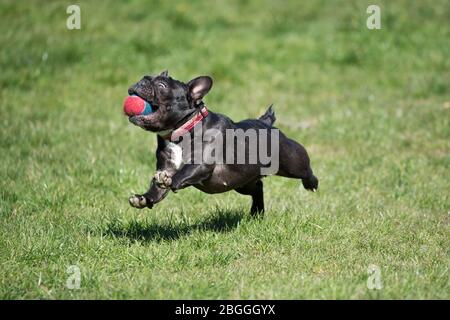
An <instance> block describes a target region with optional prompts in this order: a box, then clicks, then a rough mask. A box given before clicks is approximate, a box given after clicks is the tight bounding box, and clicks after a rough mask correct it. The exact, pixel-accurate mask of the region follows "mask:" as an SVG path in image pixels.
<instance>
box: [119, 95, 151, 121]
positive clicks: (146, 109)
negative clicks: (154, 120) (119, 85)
mask: <svg viewBox="0 0 450 320" xmlns="http://www.w3.org/2000/svg"><path fill="white" fill-rule="evenodd" d="M123 112H125V114H126V115H127V116H129V117H132V116H146V115H149V114H150V113H152V112H153V110H152V105H151V104H150V103H148V102H147V101H145V100H144V99H142V98H141V97H139V96H136V95H131V96H128V97H126V98H125V101H124V102H123Z"/></svg>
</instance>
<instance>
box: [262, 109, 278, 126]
mask: <svg viewBox="0 0 450 320" xmlns="http://www.w3.org/2000/svg"><path fill="white" fill-rule="evenodd" d="M276 119H277V118H275V111H273V104H271V105H270V106H269V109H267V111H266V112H265V113H264V114H263V115H262V116H261V117H259V120H261V121H262V122H264V123H265V124H267V125H269V126H272V125H273V124H274V123H275V120H276Z"/></svg>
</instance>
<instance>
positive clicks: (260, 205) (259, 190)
mask: <svg viewBox="0 0 450 320" xmlns="http://www.w3.org/2000/svg"><path fill="white" fill-rule="evenodd" d="M234 190H236V191H237V192H238V193H240V194H245V195H249V196H252V208H251V209H250V214H251V215H252V216H256V215H261V216H262V215H263V214H264V192H263V182H262V181H261V180H255V181H253V182H251V183H249V184H247V185H245V186H243V187H241V188H236V189H234Z"/></svg>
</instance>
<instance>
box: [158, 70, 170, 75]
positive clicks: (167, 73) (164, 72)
mask: <svg viewBox="0 0 450 320" xmlns="http://www.w3.org/2000/svg"><path fill="white" fill-rule="evenodd" d="M160 76H161V77H168V76H169V71H168V70H165V71H163V72H161V74H160Z"/></svg>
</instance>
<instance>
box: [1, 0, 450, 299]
mask: <svg viewBox="0 0 450 320" xmlns="http://www.w3.org/2000/svg"><path fill="white" fill-rule="evenodd" d="M375 2H376V3H378V4H380V6H381V13H382V29H381V30H375V31H371V30H368V29H367V28H366V18H367V16H368V15H367V14H366V8H367V6H368V5H369V4H373V3H374V2H373V1H366V0H363V1H357V0H355V1H343V0H342V1H303V2H300V1H296V0H292V1H289V2H288V1H286V2H283V3H281V2H278V1H273V2H270V1H256V0H254V1H250V0H249V1H238V0H234V1H204V2H197V1H183V2H179V3H177V4H174V3H169V1H153V2H151V3H148V2H147V1H128V2H122V1H120V2H116V1H78V2H77V3H78V4H80V6H81V19H82V21H81V22H82V29H81V30H79V31H68V30H67V29H66V18H67V14H66V7H67V6H68V5H69V4H71V2H70V1H52V2H50V1H14V0H7V1H2V2H1V3H0V31H1V34H0V46H1V48H2V50H1V51H0V123H1V125H0V152H1V161H0V177H1V179H0V192H1V194H0V195H1V202H0V297H1V298H3V299H8V298H13V299H17V298H19V299H30V298H33V299H34V298H43V299H53V298H55V299H60V298H76V299H79V298H150V299H153V298H157V299H160V298H170V299H172V298H212V299H220V298H230V299H235V298H236V299H238V298H241V299H247V298H262V299H265V298H276V299H292V298H293V299H297V298H313V299H317V298H319V299H320V298H332V299H334V298H338V299H342V298H351V299H365V298H369V299H391V298H396V299H397V298H400V299H402V298H406V299H415V298H419V299H428V298H439V299H449V298H450V295H449V292H450V285H449V262H450V260H449V257H450V255H449V253H450V252H449V248H450V241H449V240H450V239H449V218H450V216H449V212H450V201H449V194H450V184H449V178H450V175H449V168H450V125H449V119H450V91H449V83H450V81H449V80H450V79H449V74H450V60H449V56H450V45H449V39H450V28H449V24H448V18H449V16H450V9H449V8H450V7H449V6H448V1H447V0H430V1H416V2H411V1H406V0H402V1H400V0H397V1H375ZM46 57H47V58H46ZM166 68H168V69H169V71H170V73H171V74H172V76H174V77H175V78H177V79H180V80H184V81H187V80H189V79H191V78H193V77H195V76H197V75H200V74H209V75H211V76H212V77H213V78H214V80H215V85H214V87H213V89H212V91H211V92H210V94H209V95H208V96H207V98H206V102H207V104H208V105H209V107H210V108H211V109H212V110H213V111H217V112H221V113H225V114H227V115H228V116H230V117H231V118H232V119H235V120H239V119H243V118H248V117H256V116H259V115H260V114H262V112H263V111H264V110H265V109H266V106H267V105H268V104H270V103H272V102H273V103H274V104H275V110H276V113H277V117H278V122H277V125H278V127H279V128H281V129H282V130H283V131H284V132H285V133H286V134H288V135H289V136H290V137H292V138H295V139H296V140H298V141H300V142H301V143H302V144H304V145H305V146H306V147H307V149H308V151H309V153H310V155H311V159H312V165H313V168H314V170H315V173H316V175H317V176H318V177H319V179H320V189H319V192H318V193H317V194H312V193H309V192H306V191H305V190H304V189H303V188H302V187H301V184H300V181H298V180H289V179H284V178H278V177H273V178H268V179H266V180H265V195H266V207H267V208H268V210H267V212H266V215H265V218H264V219H251V218H250V217H249V215H248V211H249V209H250V199H249V198H248V197H245V196H241V195H239V194H237V193H234V192H230V193H226V194H221V195H213V196H212V195H207V194H204V193H201V192H200V191H198V190H195V189H185V190H182V191H180V192H179V193H178V194H170V195H169V196H168V197H167V198H166V199H165V200H164V201H163V202H162V203H160V204H159V205H158V206H157V207H155V208H154V209H153V210H142V211H138V210H135V209H133V208H131V207H129V205H128V196H129V195H131V194H132V193H134V192H143V191H144V190H146V188H147V184H148V182H149V178H150V177H151V176H152V175H153V172H154V166H155V156H154V150H155V147H156V141H155V140H156V138H155V136H153V135H152V134H149V133H146V132H144V131H143V130H141V129H139V128H137V127H134V126H132V125H131V124H129V123H128V121H127V119H126V118H125V117H124V116H123V115H122V111H121V104H122V101H123V98H124V96H125V95H126V93H127V88H128V86H129V85H130V84H132V83H134V82H135V81H137V80H138V79H140V77H141V76H142V75H143V74H152V73H157V72H160V71H162V70H164V69H166ZM372 264H374V265H377V266H378V267H379V268H380V270H381V280H382V284H383V288H382V289H381V290H369V289H368V288H367V285H366V283H367V278H368V276H369V274H368V268H369V266H370V265H372ZM70 265H77V266H78V267H79V268H80V270H81V288H80V289H79V290H70V289H68V288H67V287H66V279H67V278H68V276H69V274H68V273H67V268H68V267H69V266H70Z"/></svg>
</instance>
